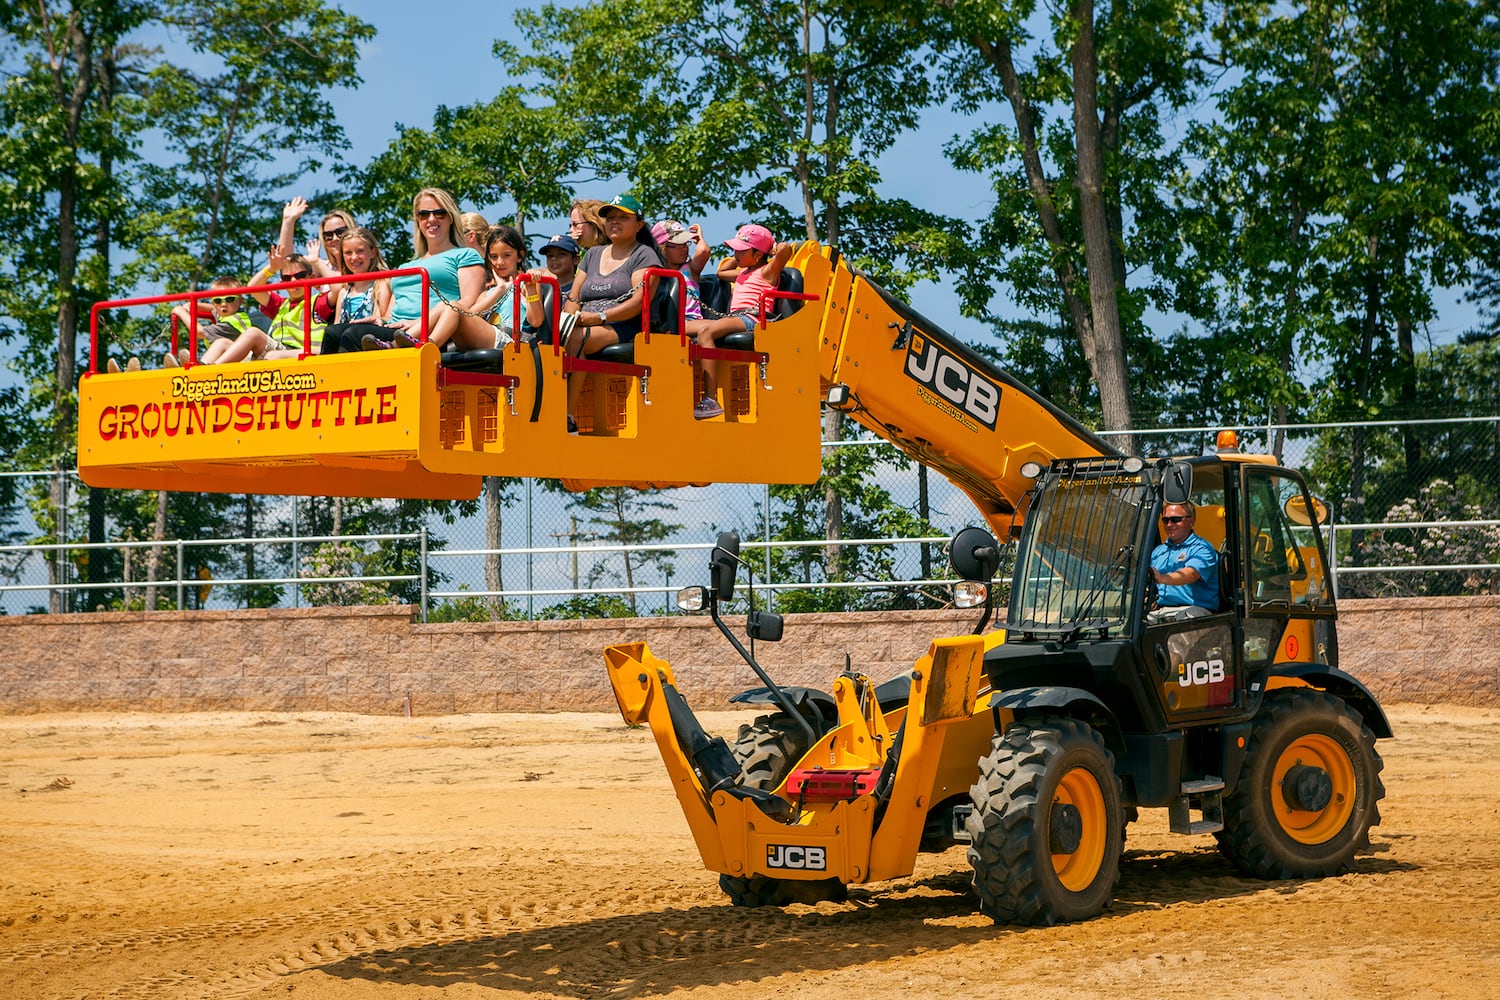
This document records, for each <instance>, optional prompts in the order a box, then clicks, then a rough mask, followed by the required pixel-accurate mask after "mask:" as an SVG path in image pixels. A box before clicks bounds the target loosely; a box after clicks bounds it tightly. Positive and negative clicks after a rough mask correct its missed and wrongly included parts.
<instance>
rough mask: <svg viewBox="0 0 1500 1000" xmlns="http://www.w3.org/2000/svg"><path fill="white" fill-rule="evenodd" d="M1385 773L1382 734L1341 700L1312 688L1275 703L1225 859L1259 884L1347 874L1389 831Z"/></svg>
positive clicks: (1285, 692) (1256, 733)
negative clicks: (1379, 746)
mask: <svg viewBox="0 0 1500 1000" xmlns="http://www.w3.org/2000/svg"><path fill="white" fill-rule="evenodd" d="M1383 766H1384V764H1383V762H1382V761H1381V759H1380V754H1378V753H1376V752H1375V736H1374V734H1373V733H1371V732H1370V729H1369V727H1368V726H1366V725H1365V724H1364V722H1363V721H1362V720H1361V719H1360V717H1359V716H1358V715H1357V714H1355V712H1354V710H1353V709H1351V708H1350V707H1349V706H1348V705H1346V704H1345V703H1344V702H1342V701H1340V700H1339V699H1338V698H1335V697H1334V696H1333V695H1331V694H1327V693H1325V692H1322V691H1314V690H1312V689H1310V688H1286V689H1282V690H1278V691H1275V692H1273V693H1271V694H1268V695H1267V696H1266V700H1265V703H1264V704H1263V705H1262V706H1261V710H1260V713H1259V714H1258V715H1257V716H1256V719H1255V724H1254V726H1253V727H1252V729H1251V731H1250V741H1249V744H1248V745H1247V746H1246V748H1245V761H1244V765H1243V768H1242V770H1241V771H1240V777H1239V781H1238V783H1237V784H1236V785H1235V789H1234V792H1233V794H1231V795H1230V796H1229V797H1228V798H1227V799H1225V800H1224V829H1223V831H1222V832H1220V833H1219V834H1218V839H1219V850H1220V851H1222V852H1223V854H1224V855H1225V856H1226V857H1228V858H1229V859H1230V860H1231V861H1233V862H1234V863H1235V865H1236V866H1238V867H1239V868H1240V869H1241V870H1243V871H1245V872H1246V873H1248V874H1250V875H1255V876H1258V877H1260V878H1273V879H1282V878H1318V877H1321V876H1325V875H1337V874H1339V873H1340V872H1343V871H1346V870H1347V869H1348V868H1349V865H1350V863H1351V862H1352V861H1353V859H1354V855H1355V852H1357V851H1358V850H1359V849H1360V848H1362V847H1366V846H1368V845H1369V836H1370V827H1372V826H1375V825H1376V824H1377V823H1379V822H1380V805H1379V803H1380V800H1381V799H1382V798H1383V797H1384V796H1385V785H1384V784H1383V783H1382V782H1381V780H1380V770H1381V768H1382V767H1383Z"/></svg>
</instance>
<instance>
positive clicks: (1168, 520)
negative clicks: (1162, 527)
mask: <svg viewBox="0 0 1500 1000" xmlns="http://www.w3.org/2000/svg"><path fill="white" fill-rule="evenodd" d="M1186 520H1187V518H1185V517H1164V518H1162V519H1161V523H1162V524H1177V523H1178V522H1180V521H1186Z"/></svg>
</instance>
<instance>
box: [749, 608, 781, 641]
mask: <svg viewBox="0 0 1500 1000" xmlns="http://www.w3.org/2000/svg"><path fill="white" fill-rule="evenodd" d="M781 627H782V621H781V616H780V615H778V614H775V613H774V612H771V611H752V612H750V614H749V615H748V616H747V617H746V618H745V634H746V635H748V636H749V637H750V638H752V639H758V640H759V641H761V642H780V641H781Z"/></svg>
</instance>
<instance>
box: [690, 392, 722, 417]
mask: <svg viewBox="0 0 1500 1000" xmlns="http://www.w3.org/2000/svg"><path fill="white" fill-rule="evenodd" d="M723 413H724V407H722V406H720V405H719V403H718V400H715V399H710V398H709V397H708V396H704V397H703V398H702V399H700V400H698V405H697V406H695V407H693V419H694V420H711V419H713V418H714V417H718V416H722V415H723Z"/></svg>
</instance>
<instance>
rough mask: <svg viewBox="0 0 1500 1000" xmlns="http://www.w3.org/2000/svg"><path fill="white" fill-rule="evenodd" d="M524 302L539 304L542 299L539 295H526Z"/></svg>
mask: <svg viewBox="0 0 1500 1000" xmlns="http://www.w3.org/2000/svg"><path fill="white" fill-rule="evenodd" d="M526 301H527V302H540V301H542V297H541V296H540V295H535V294H533V295H528V296H526Z"/></svg>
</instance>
